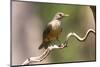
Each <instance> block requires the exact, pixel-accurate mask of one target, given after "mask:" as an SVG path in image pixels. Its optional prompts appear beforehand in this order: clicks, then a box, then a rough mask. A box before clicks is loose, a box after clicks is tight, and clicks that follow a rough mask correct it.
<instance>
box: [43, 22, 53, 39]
mask: <svg viewBox="0 0 100 67" xmlns="http://www.w3.org/2000/svg"><path fill="white" fill-rule="evenodd" d="M51 30H52V25H51V24H49V25H47V27H46V28H45V29H44V32H43V38H46V37H47V36H48V33H49V32H50V31H51Z"/></svg>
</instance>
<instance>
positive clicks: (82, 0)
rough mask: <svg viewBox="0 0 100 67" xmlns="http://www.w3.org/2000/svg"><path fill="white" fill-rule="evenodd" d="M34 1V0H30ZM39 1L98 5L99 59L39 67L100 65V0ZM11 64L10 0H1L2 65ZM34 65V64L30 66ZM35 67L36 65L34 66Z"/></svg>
mask: <svg viewBox="0 0 100 67" xmlns="http://www.w3.org/2000/svg"><path fill="white" fill-rule="evenodd" d="M30 1H32V0H30ZM34 1H39V2H49V1H50V2H57V3H70V4H85V5H87V4H89V5H96V6H97V23H96V25H97V26H96V28H97V29H96V31H97V38H96V39H97V48H96V49H97V61H96V62H84V63H68V64H53V65H39V66H37V67H52V66H53V67H57V66H58V67H62V66H63V67H87V66H89V67H100V7H99V6H100V5H99V4H100V0H34ZM9 64H10V0H0V67H9ZM29 67H32V66H29ZM34 67H35V66H34Z"/></svg>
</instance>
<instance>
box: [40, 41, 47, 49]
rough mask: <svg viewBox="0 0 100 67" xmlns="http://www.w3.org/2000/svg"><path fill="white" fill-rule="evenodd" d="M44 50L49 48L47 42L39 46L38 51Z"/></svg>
mask: <svg viewBox="0 0 100 67" xmlns="http://www.w3.org/2000/svg"><path fill="white" fill-rule="evenodd" d="M42 48H45V49H46V48H48V44H47V43H45V42H43V43H42V44H41V45H40V46H39V48H38V49H42Z"/></svg>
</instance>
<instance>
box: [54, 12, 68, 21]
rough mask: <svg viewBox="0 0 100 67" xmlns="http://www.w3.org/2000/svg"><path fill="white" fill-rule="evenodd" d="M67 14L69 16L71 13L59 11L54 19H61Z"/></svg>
mask: <svg viewBox="0 0 100 67" xmlns="http://www.w3.org/2000/svg"><path fill="white" fill-rule="evenodd" d="M65 16H69V15H68V14H64V13H63V12H58V13H56V14H55V16H54V19H56V20H60V19H62V18H63V17H65Z"/></svg>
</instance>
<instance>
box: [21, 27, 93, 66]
mask: <svg viewBox="0 0 100 67" xmlns="http://www.w3.org/2000/svg"><path fill="white" fill-rule="evenodd" d="M90 32H92V33H95V30H93V29H89V30H88V31H87V32H86V34H85V36H84V37H79V36H78V35H77V34H76V33H74V32H73V33H72V32H71V33H69V34H68V35H67V36H66V41H65V42H64V43H62V44H60V45H56V44H55V45H53V46H52V45H51V46H49V47H48V48H47V49H46V50H45V51H44V52H43V53H42V54H41V55H40V56H37V57H30V58H28V59H26V61H25V62H24V63H23V64H22V65H28V64H30V63H32V62H41V61H42V60H44V59H45V58H46V57H47V56H48V55H49V53H50V52H51V51H52V50H53V49H62V48H65V47H67V44H68V39H69V38H70V37H71V36H74V37H75V38H76V39H78V40H79V41H84V40H85V39H86V38H87V37H88V35H89V33H90Z"/></svg>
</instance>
